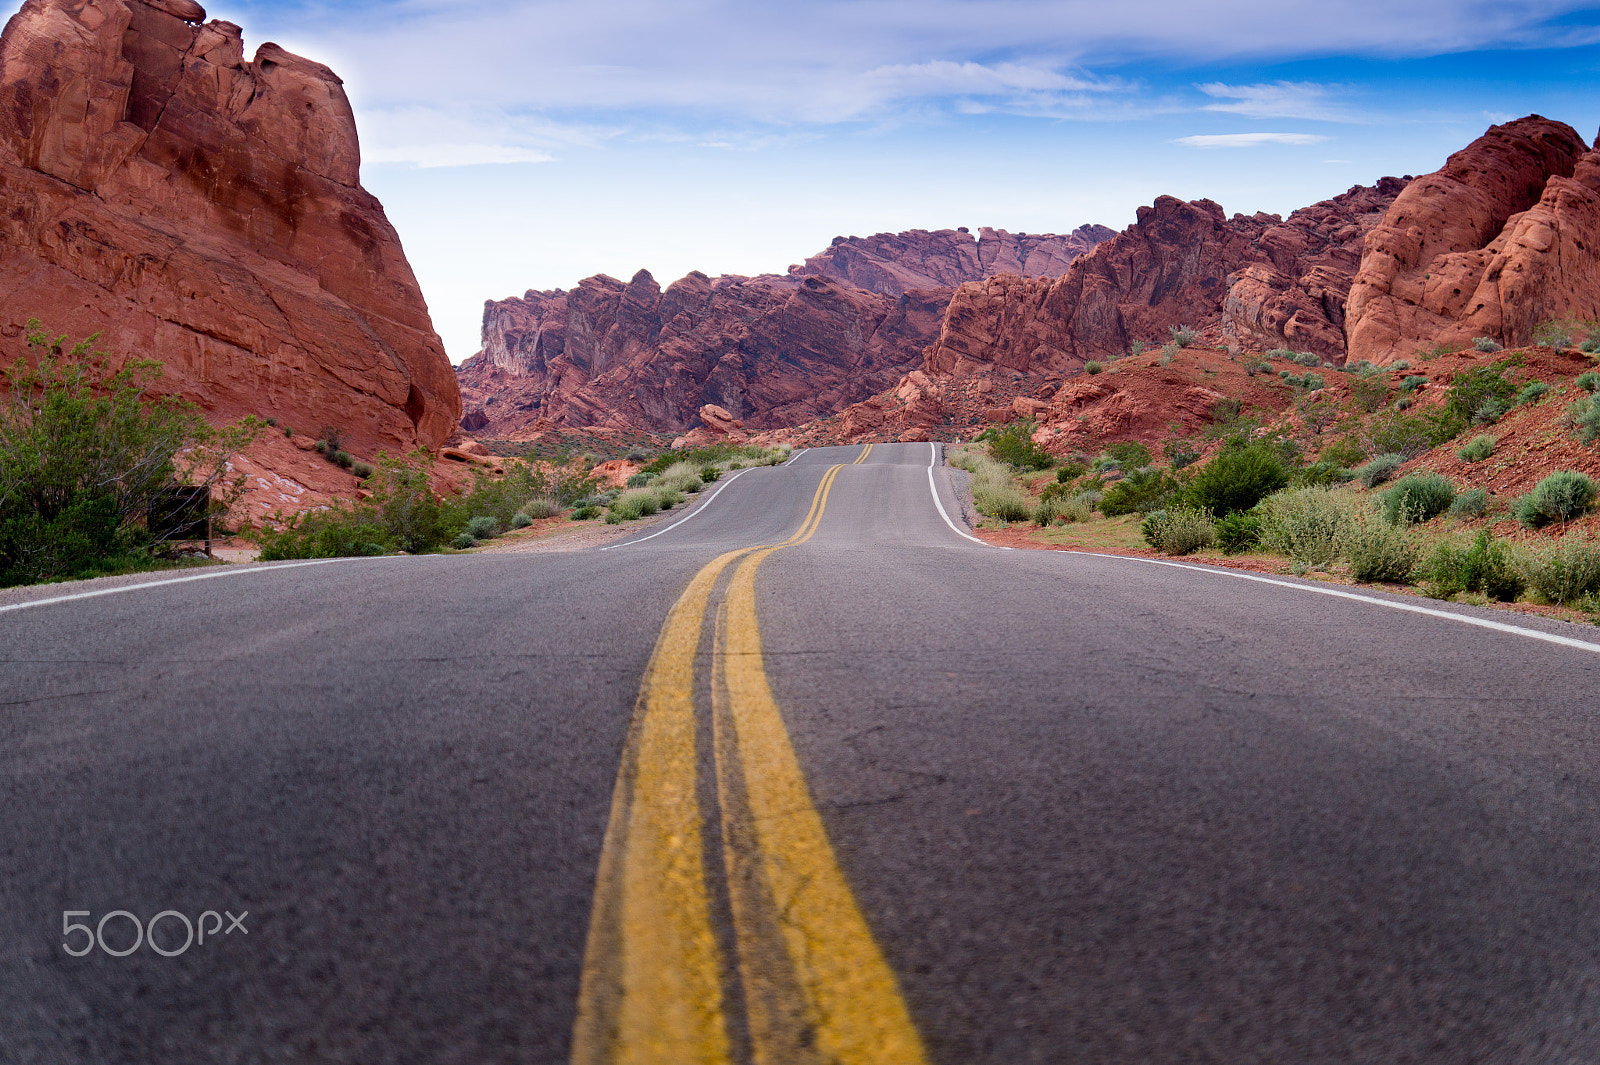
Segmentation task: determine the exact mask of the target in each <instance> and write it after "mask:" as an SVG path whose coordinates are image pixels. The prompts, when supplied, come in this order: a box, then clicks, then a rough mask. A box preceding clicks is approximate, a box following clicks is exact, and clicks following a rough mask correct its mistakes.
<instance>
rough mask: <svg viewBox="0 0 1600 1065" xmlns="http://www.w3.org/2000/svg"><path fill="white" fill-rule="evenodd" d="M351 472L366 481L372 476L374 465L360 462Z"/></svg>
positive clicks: (351, 468)
mask: <svg viewBox="0 0 1600 1065" xmlns="http://www.w3.org/2000/svg"><path fill="white" fill-rule="evenodd" d="M350 472H351V473H353V474H355V475H356V476H357V477H359V478H361V479H362V480H363V481H365V480H366V479H367V478H368V477H371V476H372V472H373V471H372V463H370V462H358V463H356V464H355V465H354V466H351V467H350Z"/></svg>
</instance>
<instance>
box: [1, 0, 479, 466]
mask: <svg viewBox="0 0 1600 1065" xmlns="http://www.w3.org/2000/svg"><path fill="white" fill-rule="evenodd" d="M205 17H206V16H205V11H204V10H203V9H202V8H201V7H200V5H199V4H197V3H195V2H193V0H142V2H141V0H27V2H26V3H25V4H23V6H22V10H21V11H20V12H18V13H17V14H16V15H15V16H14V17H13V18H12V19H11V21H10V22H9V23H8V24H7V26H6V28H5V32H4V35H3V37H0V243H3V244H4V247H5V252H6V253H5V255H4V256H3V257H0V354H3V355H4V356H5V359H6V361H7V362H9V361H11V359H13V358H16V357H20V356H21V355H22V353H23V350H24V344H23V340H22V332H23V325H24V323H25V322H27V320H28V319H29V318H35V317H36V318H38V319H40V320H41V321H42V322H44V323H45V325H46V326H47V327H49V328H50V329H52V330H55V331H61V332H66V333H68V334H70V335H72V336H74V337H82V336H86V335H88V334H91V333H96V332H98V333H101V334H102V335H103V336H102V346H103V347H104V348H106V349H107V350H108V351H109V352H110V353H111V354H112V355H113V356H114V357H115V358H118V359H123V358H128V357H138V358H152V357H153V358H157V359H160V360H161V361H162V362H164V363H165V366H166V375H165V377H164V379H163V382H162V385H161V387H163V388H165V389H167V390H170V391H174V392H178V393H181V394H182V395H183V396H185V397H187V398H189V399H191V400H193V401H195V402H196V403H198V404H199V405H200V406H201V407H202V408H204V409H205V410H206V411H207V412H208V413H210V414H211V415H214V416H215V417H217V418H219V419H230V418H234V417H237V416H240V415H245V414H256V415H261V416H264V417H266V416H271V417H275V418H276V419H278V420H279V421H280V422H283V423H284V424H287V425H293V426H296V427H298V428H300V429H302V430H309V431H310V432H313V433H314V432H316V431H317V429H318V428H319V427H321V426H323V425H331V426H335V427H337V428H339V429H340V430H341V431H342V433H343V434H344V438H345V440H346V441H347V442H348V446H349V447H350V448H351V450H357V451H360V452H364V453H371V452H373V451H375V450H377V449H379V448H387V449H390V450H391V451H396V450H404V449H409V448H412V447H416V446H418V445H422V446H427V447H434V446H437V445H439V444H441V443H443V441H444V440H445V439H446V438H447V437H448V436H449V435H450V434H451V433H452V432H453V431H454V430H455V427H456V423H457V420H458V418H459V416H460V394H459V391H458V389H457V385H456V380H455V376H454V374H453V373H452V370H451V366H450V363H449V360H448V359H447V358H446V357H445V354H444V349H443V346H442V345H441V344H440V342H439V338H438V336H437V334H436V333H435V332H434V330H433V325H432V322H431V320H430V318H429V316H428V308H427V305H426V304H425V303H424V302H423V298H422V293H421V291H420V289H419V288H418V287H417V282H416V279H415V277H414V276H413V274H412V272H411V267H410V265H409V264H408V263H407V262H406V258H405V254H404V252H403V251H402V250H401V247H400V240H399V237H398V236H397V235H396V233H395V231H394V228H393V227H392V226H390V224H389V222H388V220H387V218H385V216H384V212H383V207H382V206H381V205H380V204H379V203H378V201H377V200H376V199H374V198H373V197H372V196H371V195H369V194H368V193H367V192H366V191H365V190H364V189H362V187H361V184H360V149H359V147H358V144H357V138H356V127H355V120H354V118H353V116H352V113H351V110H350V104H349V102H348V101H347V100H346V98H345V94H344V89H343V87H342V83H341V82H340V80H339V79H338V77H336V76H335V75H334V74H333V72H332V71H330V70H328V69H327V68H326V67H324V66H321V65H319V64H317V63H313V62H310V61H309V60H306V59H302V58H300V57H299V56H295V55H291V54H290V53H288V52H286V51H284V50H283V49H282V48H279V47H278V46H277V45H274V44H263V45H262V46H261V47H260V48H259V49H258V50H257V51H256V53H255V56H254V58H253V59H250V60H246V59H245V57H244V42H243V39H242V33H241V31H240V29H239V27H238V26H235V25H233V24H231V23H228V22H220V21H216V22H206V21H205ZM289 450H290V451H291V452H293V451H294V449H289ZM294 453H295V454H299V453H298V452H294ZM264 461H265V460H264ZM319 461H320V460H319ZM341 477H342V478H343V479H345V480H350V481H351V482H352V484H353V479H352V478H349V476H348V475H347V474H341Z"/></svg>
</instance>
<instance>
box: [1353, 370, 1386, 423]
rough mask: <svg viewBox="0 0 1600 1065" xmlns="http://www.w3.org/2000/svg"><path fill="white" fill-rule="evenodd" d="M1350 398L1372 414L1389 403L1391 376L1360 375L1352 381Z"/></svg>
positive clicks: (1382, 374) (1378, 374)
mask: <svg viewBox="0 0 1600 1065" xmlns="http://www.w3.org/2000/svg"><path fill="white" fill-rule="evenodd" d="M1350 398H1352V400H1355V405H1357V406H1358V408H1362V409H1363V411H1366V413H1368V414H1371V413H1373V411H1376V409H1378V408H1381V406H1382V405H1384V403H1387V401H1389V374H1384V373H1358V374H1355V377H1352V379H1350Z"/></svg>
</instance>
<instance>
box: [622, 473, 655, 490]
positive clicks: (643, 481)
mask: <svg viewBox="0 0 1600 1065" xmlns="http://www.w3.org/2000/svg"><path fill="white" fill-rule="evenodd" d="M654 476H655V474H651V473H636V474H633V475H632V476H630V477H629V478H628V487H629V488H643V487H644V486H645V485H647V484H649V483H650V481H651V478H653V477H654Z"/></svg>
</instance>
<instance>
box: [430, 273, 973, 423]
mask: <svg viewBox="0 0 1600 1065" xmlns="http://www.w3.org/2000/svg"><path fill="white" fill-rule="evenodd" d="M947 295H948V293H947V292H944V291H939V290H934V291H912V292H907V293H904V294H902V295H900V296H885V295H880V294H878V293H873V292H867V291H865V290H863V289H860V288H857V287H855V286H853V285H847V284H844V283H841V282H837V281H830V280H827V279H824V278H820V277H808V278H806V279H805V280H803V281H799V282H796V281H792V280H790V279H787V278H778V277H761V278H744V277H720V278H716V279H712V278H710V277H707V276H706V275H705V274H702V273H698V272H696V273H691V274H689V275H688V276H687V277H684V278H682V279H680V280H678V281H676V282H674V283H673V284H672V285H670V286H668V287H667V289H666V290H665V291H662V290H661V288H660V287H659V286H658V285H657V284H656V281H655V279H654V278H652V277H651V276H650V274H649V272H648V271H645V270H641V271H639V273H637V274H635V275H634V277H633V280H631V281H629V282H627V283H626V284H624V283H623V282H621V281H617V280H616V279H614V278H610V277H606V276H604V275H602V276H599V277H591V278H588V279H587V280H585V281H583V282H582V283H581V284H580V285H579V286H578V287H577V288H575V289H573V290H571V291H570V292H563V291H559V290H558V291H555V292H529V293H528V294H527V295H526V296H524V297H523V298H521V299H511V300H502V301H499V302H491V303H488V304H486V305H485V308H484V337H485V342H486V346H485V350H484V351H483V352H481V353H480V354H478V355H475V356H473V357H472V358H471V359H468V360H467V361H466V362H465V363H463V364H462V366H461V367H460V369H459V374H460V378H461V381H462V385H463V388H464V390H465V393H466V395H467V397H468V400H469V403H470V402H473V401H476V402H477V403H481V404H483V405H482V406H481V407H475V408H474V409H481V410H483V411H484V412H485V416H486V418H487V419H488V421H489V422H490V425H491V428H489V429H487V430H479V431H480V432H502V433H504V432H507V431H518V430H520V429H522V428H525V427H526V425H531V424H532V423H533V422H535V421H536V420H538V419H541V418H543V419H545V420H547V421H549V422H551V423H553V424H556V425H561V426H587V425H598V426H606V427H612V428H618V429H622V428H635V429H649V430H658V431H668V432H682V431H684V430H686V429H689V428H691V427H693V426H695V425H696V424H698V418H699V412H700V409H701V408H702V407H704V406H706V405H707V404H713V405H715V406H718V407H721V408H724V409H726V410H727V411H729V412H730V417H732V418H737V419H739V420H740V421H742V422H743V423H744V424H745V425H746V426H748V427H750V428H752V429H760V428H774V427H777V426H783V425H796V424H799V423H801V422H805V421H810V420H812V419H814V418H817V417H820V416H822V415H825V414H831V413H833V412H834V411H837V410H840V409H842V408H843V407H845V406H847V405H848V404H850V403H853V402H856V401H857V400H860V399H863V398H865V397H867V396H869V395H871V394H873V393H874V392H877V391H880V390H882V389H884V388H887V387H888V386H889V385H891V384H893V383H894V381H895V380H896V379H897V378H898V377H899V376H900V375H901V374H903V373H904V372H905V371H906V369H907V368H909V367H911V366H914V365H915V364H916V363H917V362H918V361H920V359H921V356H922V349H923V348H924V347H925V346H926V345H927V344H928V342H929V341H931V340H932V339H933V338H934V336H935V335H937V333H938V330H939V322H940V319H941V316H942V314H943V312H944V304H945V300H946V298H947ZM525 423H526V424H525Z"/></svg>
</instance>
